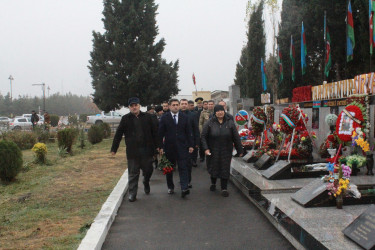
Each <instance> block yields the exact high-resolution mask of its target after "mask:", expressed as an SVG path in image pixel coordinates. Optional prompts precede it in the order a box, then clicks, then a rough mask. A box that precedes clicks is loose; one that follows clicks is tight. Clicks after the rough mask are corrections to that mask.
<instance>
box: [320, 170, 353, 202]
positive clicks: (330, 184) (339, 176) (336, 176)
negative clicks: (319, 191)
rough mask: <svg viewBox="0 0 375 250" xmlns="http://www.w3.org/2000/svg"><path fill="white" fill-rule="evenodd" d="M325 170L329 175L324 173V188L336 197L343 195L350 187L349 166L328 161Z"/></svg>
mask: <svg viewBox="0 0 375 250" xmlns="http://www.w3.org/2000/svg"><path fill="white" fill-rule="evenodd" d="M327 170H328V171H329V175H325V176H324V177H323V180H324V181H325V182H327V185H326V188H327V190H328V191H329V192H328V194H329V195H331V196H333V197H337V196H342V197H343V196H344V195H345V194H346V192H347V191H348V190H349V189H350V186H349V183H350V180H349V178H350V175H351V172H352V170H351V168H350V167H349V166H346V165H345V164H334V163H328V164H327Z"/></svg>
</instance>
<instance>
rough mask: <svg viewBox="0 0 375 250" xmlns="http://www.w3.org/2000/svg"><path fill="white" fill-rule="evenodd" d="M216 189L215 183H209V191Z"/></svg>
mask: <svg viewBox="0 0 375 250" xmlns="http://www.w3.org/2000/svg"><path fill="white" fill-rule="evenodd" d="M215 190H216V185H215V184H211V186H210V191H212V192H213V191H215Z"/></svg>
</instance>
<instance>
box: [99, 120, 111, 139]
mask: <svg viewBox="0 0 375 250" xmlns="http://www.w3.org/2000/svg"><path fill="white" fill-rule="evenodd" d="M99 127H100V128H101V129H102V130H103V137H104V138H109V137H111V131H112V130H111V126H110V125H109V124H108V123H105V122H103V123H101V124H99Z"/></svg>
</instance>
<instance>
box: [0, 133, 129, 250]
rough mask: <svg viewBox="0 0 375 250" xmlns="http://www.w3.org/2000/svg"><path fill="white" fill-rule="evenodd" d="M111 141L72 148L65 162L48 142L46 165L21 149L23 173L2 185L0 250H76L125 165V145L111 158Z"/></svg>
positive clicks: (0, 188)
mask: <svg viewBox="0 0 375 250" xmlns="http://www.w3.org/2000/svg"><path fill="white" fill-rule="evenodd" d="M111 143H112V140H111V139H107V140H104V141H103V142H101V143H99V144H96V145H87V147H86V148H85V149H83V150H82V149H79V148H78V147H74V149H73V152H74V154H73V156H68V157H66V158H61V157H60V156H59V155H58V148H57V143H53V144H47V148H48V154H47V159H48V161H49V164H47V165H36V164H33V163H32V161H33V153H32V152H31V150H24V151H23V158H24V169H23V171H22V172H21V173H20V174H19V175H18V176H17V179H16V180H15V181H14V182H12V183H10V184H6V183H1V182H0V248H1V249H3V248H5V249H9V248H12V249H14V248H16V249H20V248H22V249H23V248H32V249H35V248H38V249H40V248H44V249H76V248H77V247H78V245H79V243H80V241H81V240H82V238H83V237H84V236H85V234H86V231H87V229H88V228H89V227H90V225H91V223H92V221H93V220H94V218H95V217H96V215H97V213H98V212H99V210H100V208H101V206H102V204H103V203H104V202H105V200H106V199H107V197H108V196H109V194H110V193H111V191H112V190H113V188H114V186H115V185H116V184H117V182H118V180H119V179H120V177H121V175H122V174H123V172H124V171H125V169H126V167H127V164H126V158H125V147H124V144H122V145H121V147H120V148H119V151H118V153H117V155H116V157H113V156H111V155H110V153H109V150H110V146H111Z"/></svg>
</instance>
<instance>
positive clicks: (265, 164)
mask: <svg viewBox="0 0 375 250" xmlns="http://www.w3.org/2000/svg"><path fill="white" fill-rule="evenodd" d="M271 164H272V159H271V156H269V155H268V154H263V155H262V156H261V157H260V158H259V160H257V161H256V162H255V163H254V167H255V168H256V169H259V170H263V169H267V168H269V167H270V166H271Z"/></svg>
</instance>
